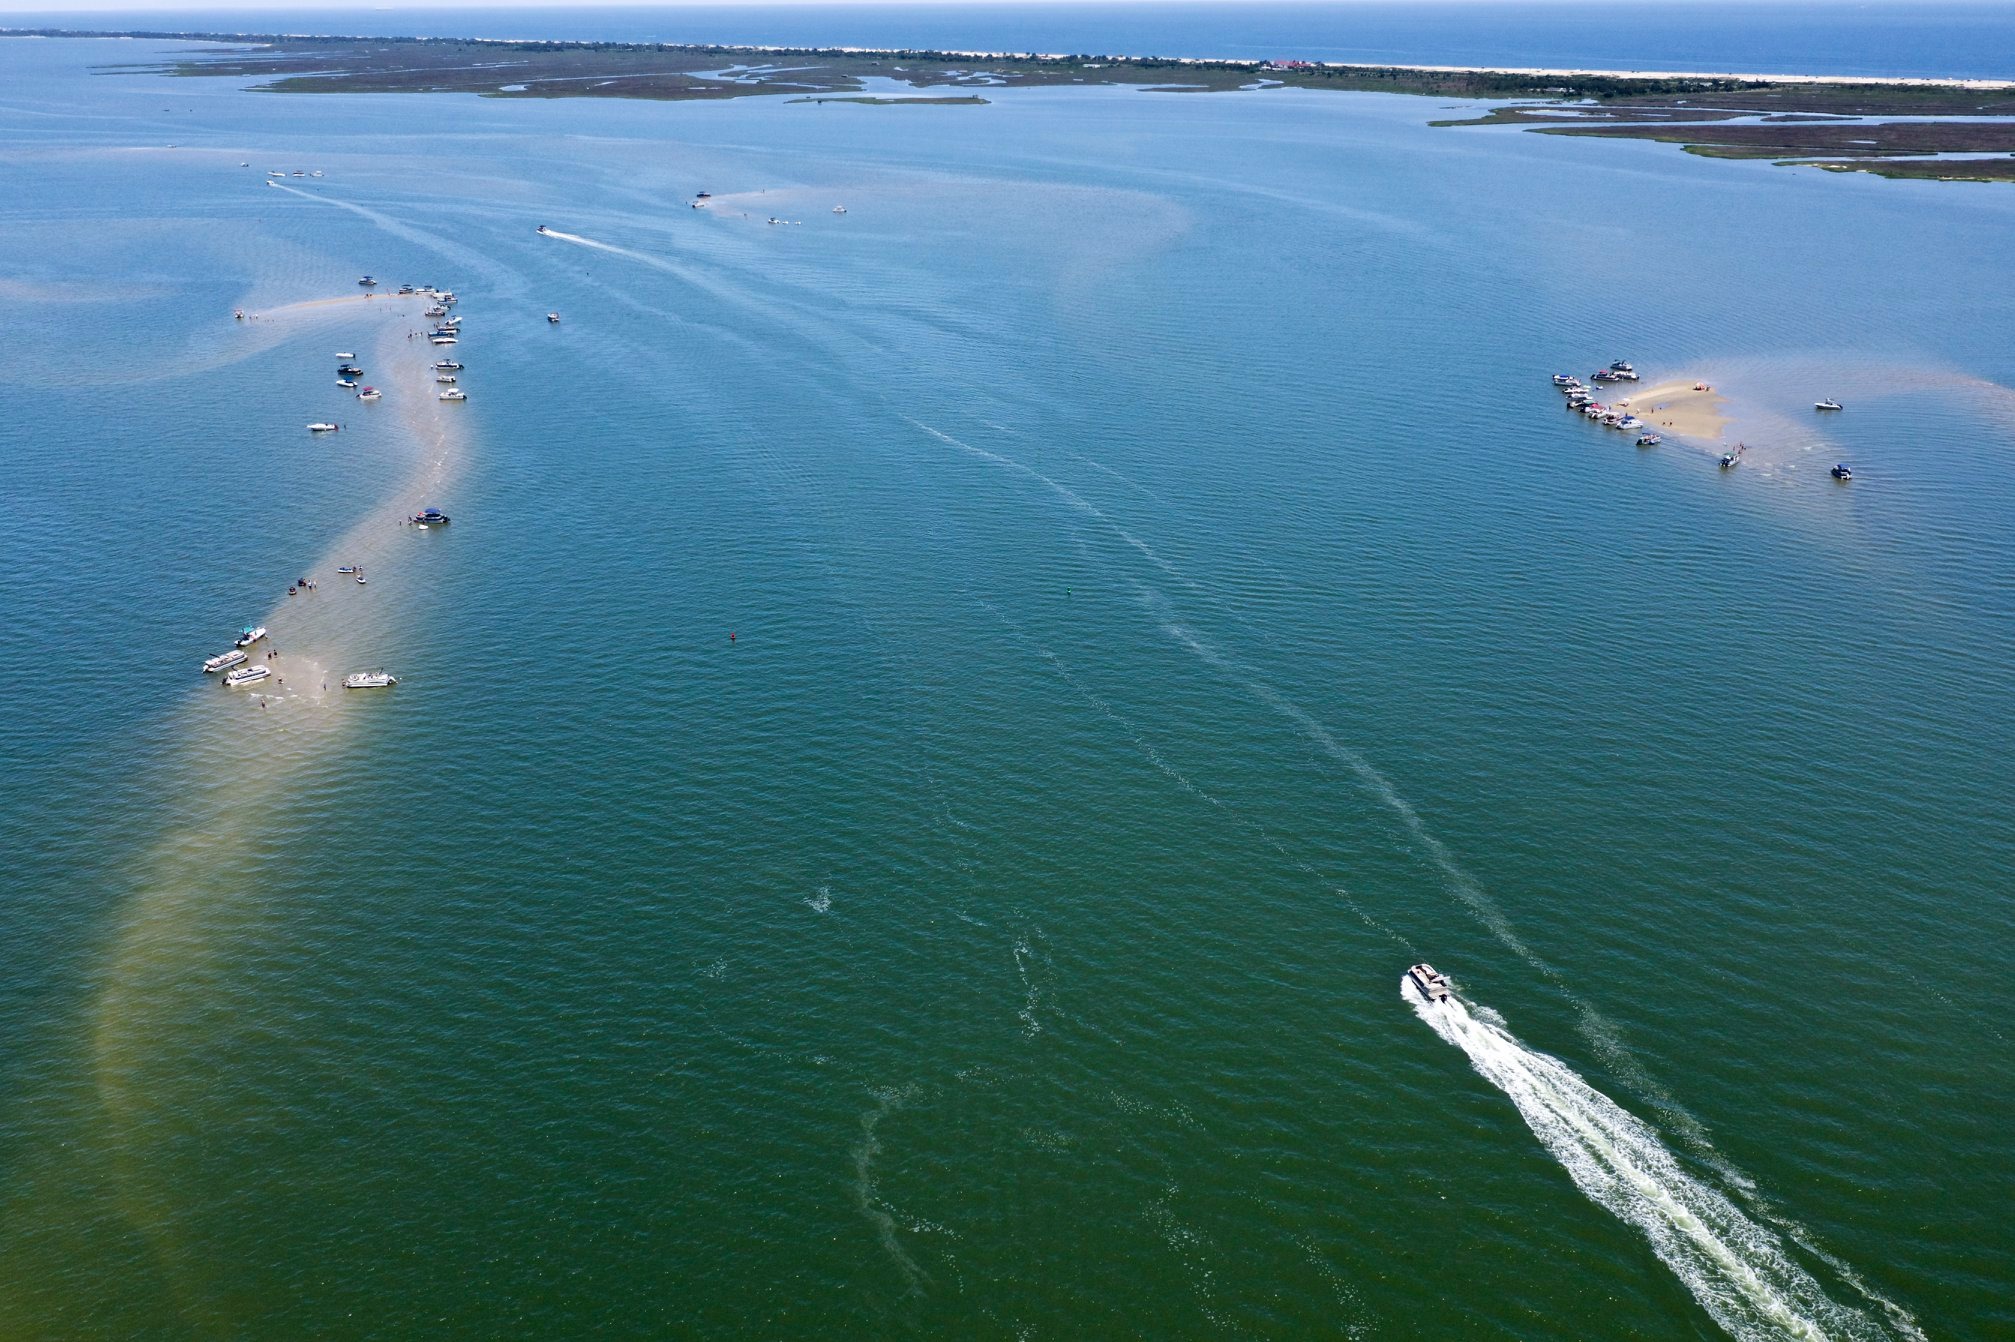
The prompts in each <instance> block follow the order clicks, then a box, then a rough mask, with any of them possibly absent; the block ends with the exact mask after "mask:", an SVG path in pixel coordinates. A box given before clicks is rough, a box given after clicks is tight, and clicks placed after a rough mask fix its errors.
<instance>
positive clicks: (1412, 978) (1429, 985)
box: [1406, 964, 1455, 1002]
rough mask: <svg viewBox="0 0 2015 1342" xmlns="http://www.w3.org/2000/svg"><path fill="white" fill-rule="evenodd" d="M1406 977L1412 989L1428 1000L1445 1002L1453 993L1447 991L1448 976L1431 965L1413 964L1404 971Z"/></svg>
mask: <svg viewBox="0 0 2015 1342" xmlns="http://www.w3.org/2000/svg"><path fill="white" fill-rule="evenodd" d="M1406 977H1407V980H1408V982H1410V983H1412V984H1413V988H1414V991H1415V992H1418V993H1419V994H1420V995H1421V997H1423V998H1424V999H1426V1000H1427V1001H1429V1002H1446V1001H1447V1000H1448V999H1449V998H1451V997H1453V996H1454V995H1455V994H1454V993H1452V992H1450V991H1449V988H1448V976H1447V975H1446V974H1443V973H1442V972H1441V971H1440V970H1438V969H1436V968H1435V967H1434V966H1433V965H1430V964H1418V965H1415V966H1413V967H1412V968H1411V969H1409V970H1407V971H1406Z"/></svg>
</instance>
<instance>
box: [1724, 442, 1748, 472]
mask: <svg viewBox="0 0 2015 1342" xmlns="http://www.w3.org/2000/svg"><path fill="white" fill-rule="evenodd" d="M1748 450H1749V447H1748V445H1747V444H1745V443H1737V444H1736V445H1735V450H1734V451H1733V452H1723V453H1722V454H1721V469H1722V470H1724V471H1726V470H1732V469H1733V468H1735V467H1737V466H1740V465H1741V464H1742V454H1743V453H1744V452H1747V451H1748Z"/></svg>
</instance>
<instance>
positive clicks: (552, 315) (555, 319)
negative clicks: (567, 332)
mask: <svg viewBox="0 0 2015 1342" xmlns="http://www.w3.org/2000/svg"><path fill="white" fill-rule="evenodd" d="M546 320H547V321H549V322H551V323H552V324H553V325H555V326H558V325H559V324H560V314H559V313H557V312H548V313H547V314H546Z"/></svg>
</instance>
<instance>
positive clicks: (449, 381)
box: [434, 373, 455, 387]
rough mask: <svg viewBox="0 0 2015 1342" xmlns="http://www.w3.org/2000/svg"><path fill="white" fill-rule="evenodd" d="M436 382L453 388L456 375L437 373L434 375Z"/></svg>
mask: <svg viewBox="0 0 2015 1342" xmlns="http://www.w3.org/2000/svg"><path fill="white" fill-rule="evenodd" d="M434 381H436V382H438V383H440V384H442V385H443V386H448V387H452V386H454V385H455V375H454V374H453V373H436V374H434Z"/></svg>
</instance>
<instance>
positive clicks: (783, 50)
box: [0, 27, 2015, 92]
mask: <svg viewBox="0 0 2015 1342" xmlns="http://www.w3.org/2000/svg"><path fill="white" fill-rule="evenodd" d="M8 37H20V38H27V37H39V38H52V37H54V38H101V39H109V40H134V39H138V40H150V41H170V42H226V43H234V44H259V45H271V44H274V43H281V42H342V43H394V44H398V45H402V46H404V45H416V46H483V47H496V48H500V49H507V50H508V49H513V48H519V49H522V48H528V47H536V48H538V49H539V50H541V51H546V52H570V51H572V52H653V53H667V52H681V53H698V54H706V55H719V56H736V55H755V56H839V57H867V58H874V59H906V60H921V61H930V60H961V61H993V62H1004V61H1013V62H1026V63H1030V64H1039V65H1052V66H1057V67H1061V68H1073V69H1093V70H1097V69H1100V68H1111V67H1113V66H1115V65H1118V66H1138V65H1151V66H1158V67H1162V68H1175V69H1199V70H1244V71H1250V72H1252V73H1254V74H1262V75H1269V76H1273V75H1282V74H1286V75H1293V74H1295V73H1297V72H1303V71H1308V70H1318V71H1323V70H1328V71H1340V72H1344V73H1350V74H1360V75H1368V76H1370V75H1376V76H1381V77H1386V78H1392V77H1403V76H1406V75H1423V76H1430V77H1433V76H1441V77H1448V76H1456V77H1476V76H1482V77H1504V78H1512V79H1600V80H1614V81H1619V82H1626V83H1628V82H1641V83H1646V84H1653V83H1666V82H1673V81H1681V82H1698V83H1715V84H1738V85H1756V86H1778V87H1781V86H1793V87H1796V86H1800V85H1820V86H1826V87H1859V88H1896V89H1966V90H1972V91H1978V92H1993V91H1997V90H2015V77H2010V78H2007V79H1981V78H1961V77H1950V78H1948V77H1942V76H1929V75H1856V74H1774V73H1745V72H1742V71H1736V70H1646V69H1634V68H1633V69H1613V68H1598V67H1570V66H1544V65H1421V64H1395V63H1390V62H1378V61H1292V62H1284V61H1274V60H1256V59H1248V58H1242V57H1232V56H1157V55H1153V54H1150V53H1142V52H1130V53H1129V52H1108V53H1103V54H1090V53H1083V52H1079V53H1066V52H1037V51H980V50H968V49H963V48H957V47H867V46H791V45H778V44H769V43H747V44H740V43H737V44H734V45H719V44H713V43H683V42H594V41H586V40H579V39H554V38H543V37H534V36H525V37H419V36H411V37H387V36H376V37H374V36H367V35H363V34H356V33H335V32H316V33H309V32H294V33H287V32H283V33H273V32H228V33H227V32H205V31H188V30H154V29H102V30H99V29H82V28H7V27H0V38H8Z"/></svg>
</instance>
